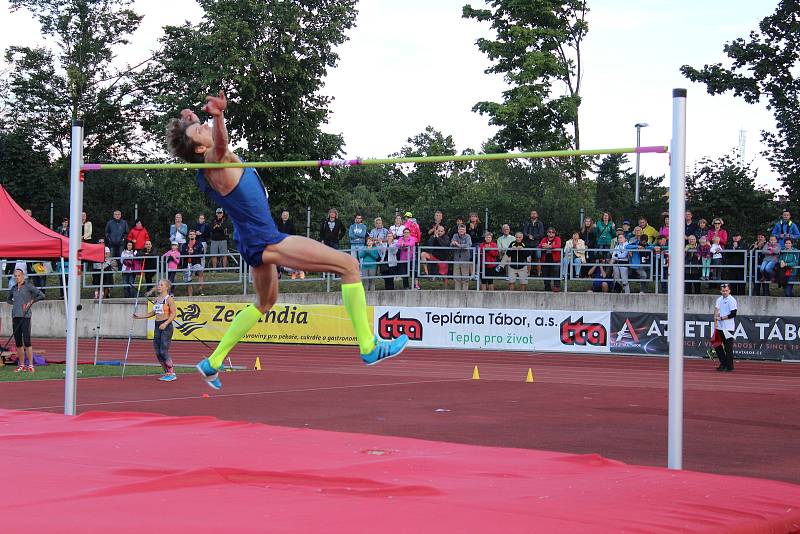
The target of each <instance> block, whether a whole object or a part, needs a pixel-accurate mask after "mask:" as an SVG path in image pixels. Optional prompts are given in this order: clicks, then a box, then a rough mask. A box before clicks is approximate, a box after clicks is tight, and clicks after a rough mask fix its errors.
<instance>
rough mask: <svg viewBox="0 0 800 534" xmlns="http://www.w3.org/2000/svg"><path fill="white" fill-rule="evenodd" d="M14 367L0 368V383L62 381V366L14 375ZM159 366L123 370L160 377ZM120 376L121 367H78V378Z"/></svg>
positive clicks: (187, 370) (184, 369) (189, 369)
mask: <svg viewBox="0 0 800 534" xmlns="http://www.w3.org/2000/svg"><path fill="white" fill-rule="evenodd" d="M16 368H17V367H16V366H15V365H6V366H3V367H0V382H11V381H19V380H56V379H57V380H63V379H64V368H65V365H64V364H58V363H56V364H50V365H43V366H37V367H36V372H35V373H27V372H25V373H15V372H14V371H15V370H16ZM175 372H176V373H178V374H183V373H196V372H197V371H196V370H195V368H194V367H175ZM161 373H162V370H161V366H158V365H128V366H127V367H126V368H125V376H139V375H160V374H161ZM120 375H122V366H121V365H79V366H78V378H91V377H97V376H120Z"/></svg>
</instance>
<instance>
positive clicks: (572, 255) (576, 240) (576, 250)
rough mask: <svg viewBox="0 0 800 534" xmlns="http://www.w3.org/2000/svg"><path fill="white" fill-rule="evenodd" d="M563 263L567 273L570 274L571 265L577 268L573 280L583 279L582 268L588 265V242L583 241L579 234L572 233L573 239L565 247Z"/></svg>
mask: <svg viewBox="0 0 800 534" xmlns="http://www.w3.org/2000/svg"><path fill="white" fill-rule="evenodd" d="M562 262H563V263H564V269H565V270H566V271H567V272H569V266H570V264H572V265H574V266H575V268H574V269H575V270H574V272H575V274H574V275H573V278H580V277H581V266H582V265H583V264H584V263H586V242H585V241H584V240H583V239H581V234H580V233H579V232H572V239H570V240H569V241H567V244H566V245H564V255H563V256H562Z"/></svg>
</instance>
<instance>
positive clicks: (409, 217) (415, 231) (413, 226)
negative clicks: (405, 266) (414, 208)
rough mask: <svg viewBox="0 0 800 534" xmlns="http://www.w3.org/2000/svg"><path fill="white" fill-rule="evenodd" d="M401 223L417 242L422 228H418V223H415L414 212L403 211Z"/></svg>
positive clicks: (420, 236) (420, 237)
mask: <svg viewBox="0 0 800 534" xmlns="http://www.w3.org/2000/svg"><path fill="white" fill-rule="evenodd" d="M403 224H404V225H405V227H406V228H408V231H409V232H410V233H411V237H413V238H415V239H416V240H417V243H419V241H420V239H422V230H421V229H420V227H419V224H417V220H416V219H415V218H414V214H413V213H411V212H410V211H407V212H405V213H404V214H403Z"/></svg>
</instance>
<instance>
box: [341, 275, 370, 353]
mask: <svg viewBox="0 0 800 534" xmlns="http://www.w3.org/2000/svg"><path fill="white" fill-rule="evenodd" d="M342 303H343V304H344V309H345V310H347V315H349V316H350V320H351V321H352V322H353V330H355V331H356V339H357V340H358V348H359V349H361V354H367V353H369V352H372V349H374V348H375V335H374V334H373V333H372V331H371V330H370V329H369V319H367V296H366V295H365V294H364V286H363V285H361V282H356V283H355V284H342Z"/></svg>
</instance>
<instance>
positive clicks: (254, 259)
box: [197, 167, 286, 267]
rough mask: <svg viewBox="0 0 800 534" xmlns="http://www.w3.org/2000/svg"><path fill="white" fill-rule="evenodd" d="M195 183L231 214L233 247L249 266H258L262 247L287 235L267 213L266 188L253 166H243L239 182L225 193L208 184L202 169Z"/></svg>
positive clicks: (278, 241)
mask: <svg viewBox="0 0 800 534" xmlns="http://www.w3.org/2000/svg"><path fill="white" fill-rule="evenodd" d="M197 185H198V186H199V187H200V191H202V192H204V193H207V194H208V196H209V197H211V200H213V201H214V202H215V203H216V204H217V205H219V206H222V208H223V209H224V210H225V212H226V213H227V214H228V215H230V217H231V220H232V221H233V227H234V228H235V230H236V234H235V235H236V246H237V247H238V249H239V253H240V254H241V255H242V257H243V258H244V260H245V261H246V262H247V264H248V265H250V266H251V267H258V266H259V265H261V263H262V262H261V253H262V252H264V248H265V247H267V246H268V245H274V244H276V243H280V242H281V241H283V240H284V238H286V234H284V233H283V232H279V231H278V227H277V226H275V221H274V220H273V219H272V214H271V213H270V212H269V199H268V197H267V191H266V190H265V189H264V184H262V183H261V179H260V178H259V177H258V173H257V172H256V170H255V169H253V168H250V167H247V168H245V169H244V172H243V173H242V177H241V178H240V179H239V183H238V184H236V187H234V188H233V191H231V192H230V193H228V194H227V195H225V196H222V195H220V194H219V193H218V192H217V191H216V190H214V188H213V187H211V186H210V185H209V184H208V182H207V181H206V177H205V173H204V172H203V170H202V169H200V170H199V171H197Z"/></svg>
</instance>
